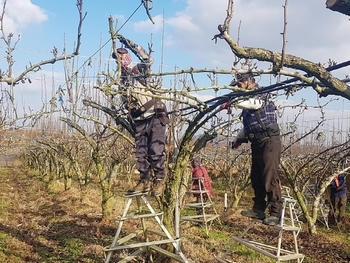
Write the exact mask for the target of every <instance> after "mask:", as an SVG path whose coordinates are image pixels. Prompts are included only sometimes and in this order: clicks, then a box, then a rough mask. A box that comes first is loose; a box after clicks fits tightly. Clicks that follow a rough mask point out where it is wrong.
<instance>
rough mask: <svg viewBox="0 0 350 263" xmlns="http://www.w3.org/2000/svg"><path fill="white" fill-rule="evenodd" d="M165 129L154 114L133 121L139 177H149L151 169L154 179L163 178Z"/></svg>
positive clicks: (146, 178)
mask: <svg viewBox="0 0 350 263" xmlns="http://www.w3.org/2000/svg"><path fill="white" fill-rule="evenodd" d="M165 130H166V127H165V125H163V124H162V123H161V122H160V120H159V119H158V118H156V117H155V116H153V117H151V118H149V119H146V120H142V121H135V131H136V132H135V144H136V158H137V162H136V169H137V170H138V171H139V172H140V179H144V180H149V179H151V170H152V169H153V172H154V176H155V177H156V179H159V180H162V179H164V170H165Z"/></svg>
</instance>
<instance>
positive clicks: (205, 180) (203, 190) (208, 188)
mask: <svg viewBox="0 0 350 263" xmlns="http://www.w3.org/2000/svg"><path fill="white" fill-rule="evenodd" d="M192 167H193V170H192V190H197V191H199V190H200V192H196V193H193V196H194V197H196V198H197V203H206V202H207V201H208V198H209V196H210V197H212V196H213V187H212V185H211V179H210V177H209V174H208V171H207V169H205V167H204V166H202V165H201V161H200V159H199V158H194V159H193V160H192ZM196 212H197V215H201V214H203V209H202V208H197V209H196Z"/></svg>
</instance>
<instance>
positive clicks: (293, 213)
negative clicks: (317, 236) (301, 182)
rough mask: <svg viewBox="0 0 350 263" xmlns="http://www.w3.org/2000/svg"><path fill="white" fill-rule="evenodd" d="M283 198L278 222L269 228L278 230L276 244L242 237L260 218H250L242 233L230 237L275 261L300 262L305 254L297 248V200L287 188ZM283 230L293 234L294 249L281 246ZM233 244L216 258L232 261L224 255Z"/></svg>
mask: <svg viewBox="0 0 350 263" xmlns="http://www.w3.org/2000/svg"><path fill="white" fill-rule="evenodd" d="M282 199H283V208H282V214H281V219H280V223H279V224H278V225H276V226H272V227H271V228H275V229H277V230H279V232H278V241H277V246H271V245H267V244H263V243H259V242H255V241H253V240H249V239H245V238H243V237H244V236H245V235H247V234H248V232H249V230H250V229H251V228H252V227H253V226H254V225H255V224H259V223H261V222H262V220H258V219H251V220H250V222H249V224H248V226H247V228H246V229H245V230H244V231H243V233H242V234H241V235H240V236H239V237H236V236H233V237H231V239H232V240H233V241H235V242H236V243H239V244H243V245H245V246H247V247H249V248H251V249H253V250H255V251H257V252H259V253H261V254H263V255H265V256H268V257H270V258H273V259H275V260H276V262H278V263H279V262H282V261H290V260H296V261H297V262H298V263H301V262H302V261H303V260H304V258H305V256H304V255H303V254H301V253H299V248H298V240H297V236H298V234H299V232H300V230H301V222H300V221H299V220H298V218H297V213H298V211H297V210H296V208H295V205H296V203H297V201H296V200H295V199H294V198H292V197H291V196H290V195H289V189H287V195H286V196H283V197H282ZM284 231H287V232H291V233H292V235H293V243H294V244H293V245H294V250H293V251H290V250H286V249H283V248H282V240H283V233H284ZM234 245H235V244H232V245H231V246H230V248H229V249H228V250H227V251H226V253H225V254H224V255H223V256H221V257H216V260H218V261H219V262H223V263H229V262H232V261H230V260H227V259H226V257H227V255H228V253H230V252H231V251H232V249H233V247H234Z"/></svg>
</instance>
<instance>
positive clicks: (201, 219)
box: [181, 177, 220, 235]
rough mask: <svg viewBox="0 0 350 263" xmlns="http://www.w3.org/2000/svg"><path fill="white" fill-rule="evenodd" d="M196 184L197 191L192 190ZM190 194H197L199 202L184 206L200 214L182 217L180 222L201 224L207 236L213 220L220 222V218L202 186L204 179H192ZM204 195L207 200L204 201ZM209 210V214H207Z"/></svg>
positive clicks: (207, 192)
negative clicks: (198, 211) (198, 210)
mask: <svg viewBox="0 0 350 263" xmlns="http://www.w3.org/2000/svg"><path fill="white" fill-rule="evenodd" d="M194 184H196V185H198V190H192V186H193V185H194ZM189 193H190V194H197V195H199V197H200V198H199V202H194V203H187V204H186V206H188V207H190V208H195V209H196V210H197V209H200V211H201V212H202V213H201V214H197V215H191V216H183V217H181V221H191V222H196V223H202V224H203V226H204V227H205V231H206V234H207V235H209V229H210V227H211V225H212V223H213V221H214V220H215V219H218V220H219V222H220V218H219V217H220V216H219V214H218V213H217V212H216V209H215V205H214V202H213V201H212V199H211V197H210V196H209V191H208V190H207V189H206V188H205V186H204V178H203V177H198V178H192V185H191V190H190V191H189ZM204 195H205V196H207V197H208V199H207V200H206V201H205V199H204ZM208 209H210V213H207V212H206V210H207V211H208Z"/></svg>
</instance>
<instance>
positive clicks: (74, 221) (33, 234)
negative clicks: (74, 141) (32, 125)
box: [0, 168, 350, 263]
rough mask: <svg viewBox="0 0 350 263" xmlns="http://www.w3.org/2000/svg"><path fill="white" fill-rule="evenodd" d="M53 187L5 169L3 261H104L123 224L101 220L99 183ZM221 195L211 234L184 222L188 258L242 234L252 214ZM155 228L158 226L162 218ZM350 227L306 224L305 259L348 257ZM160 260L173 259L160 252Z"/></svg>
mask: <svg viewBox="0 0 350 263" xmlns="http://www.w3.org/2000/svg"><path fill="white" fill-rule="evenodd" d="M128 186H129V185H128V184H127V183H126V182H125V181H124V182H119V183H118V188H116V189H115V190H116V195H117V197H118V202H117V204H116V206H115V210H114V213H115V216H121V215H122V213H123V211H124V208H125V204H126V200H127V199H126V198H124V197H123V195H122V193H123V191H124V190H125V189H126V188H127V187H128ZM51 187H53V186H51ZM46 189H47V183H46V182H43V181H41V180H39V178H38V177H32V176H31V175H30V174H29V173H28V171H26V170H21V169H19V168H16V169H2V170H1V171H0V209H1V213H0V262H8V263H12V262H16V263H22V262H33V263H34V262H38V263H39V262H104V247H106V246H108V245H109V244H110V243H111V242H112V239H113V236H114V234H115V231H116V227H117V224H116V223H115V222H102V220H101V206H100V202H101V196H100V191H99V190H98V188H97V187H96V186H94V185H92V184H91V185H90V186H89V187H88V188H86V189H84V190H83V191H80V190H79V189H78V188H72V189H71V190H69V191H63V188H62V184H61V183H60V182H58V183H57V182H56V183H55V186H54V187H53V189H55V191H50V192H48V191H47V190H46ZM222 196H223V194H222V193H220V192H217V193H216V196H215V197H214V201H215V203H216V208H217V211H218V212H219V213H220V221H221V224H220V223H219V222H218V221H215V222H214V223H213V225H212V228H211V230H210V232H209V237H208V236H207V235H206V232H205V230H204V228H203V227H201V226H196V225H195V224H193V223H189V222H187V223H182V224H181V247H182V252H183V253H184V255H185V256H186V258H187V259H188V260H189V262H196V263H197V262H198V263H207V262H208V263H209V262H216V260H215V256H219V255H222V254H223V253H225V252H226V251H227V249H228V247H230V237H231V236H232V235H236V236H239V235H240V234H241V233H242V231H243V230H244V229H245V227H246V226H247V223H248V221H247V218H244V217H242V216H240V210H234V209H230V210H229V211H227V212H225V213H224V212H223V200H222ZM148 200H149V201H150V202H151V203H152V206H153V207H154V208H157V207H158V206H157V203H156V202H155V200H154V198H149V199H148ZM249 204H250V198H247V199H246V200H242V202H241V205H242V207H243V206H249ZM131 210H136V207H132V209H131ZM148 226H149V227H151V228H157V224H156V223H155V222H150V223H148ZM349 226H350V222H349V217H347V222H345V224H344V225H343V226H341V227H340V228H332V229H330V230H326V229H324V228H322V227H321V226H320V228H319V234H317V235H315V236H309V235H308V234H307V232H306V230H303V231H302V232H301V233H300V234H299V238H298V240H299V245H300V251H301V253H304V254H305V255H306V258H305V260H304V262H306V263H311V262H330V263H332V262H349V260H350V239H349V236H350V228H349ZM140 228H141V223H140V221H134V222H133V221H127V222H125V223H124V225H123V228H122V235H127V234H128V233H131V232H134V231H135V230H136V229H140ZM249 235H250V236H249V237H250V238H252V239H254V240H257V241H259V242H264V243H269V242H271V243H275V240H276V237H277V235H278V232H276V230H275V229H273V228H271V227H266V226H263V225H257V226H255V227H254V228H253V229H251V231H249ZM155 239H156V237H155ZM291 240H292V239H291V238H290V237H287V236H286V237H285V238H284V240H283V244H285V245H286V246H287V247H288V246H289V247H290V246H291V244H292V241H291ZM335 244H337V245H336V246H335ZM128 253H129V251H126V250H125V251H121V252H118V253H115V256H114V257H115V259H116V258H123V257H125V256H126V255H127V254H128ZM227 256H228V259H230V260H231V261H233V262H274V261H273V260H271V259H269V258H266V257H263V256H261V255H260V254H258V253H256V252H254V251H252V250H250V249H248V248H246V247H244V246H242V245H238V244H235V245H234V247H233V250H232V251H231V252H230V253H228V255H227ZM113 262H115V261H113ZM135 262H143V261H142V260H141V259H140V260H139V261H135ZM155 262H156V263H165V262H167V261H166V259H164V257H161V256H156V257H155Z"/></svg>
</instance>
